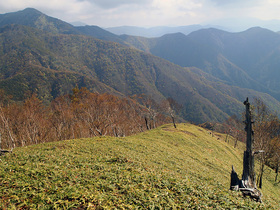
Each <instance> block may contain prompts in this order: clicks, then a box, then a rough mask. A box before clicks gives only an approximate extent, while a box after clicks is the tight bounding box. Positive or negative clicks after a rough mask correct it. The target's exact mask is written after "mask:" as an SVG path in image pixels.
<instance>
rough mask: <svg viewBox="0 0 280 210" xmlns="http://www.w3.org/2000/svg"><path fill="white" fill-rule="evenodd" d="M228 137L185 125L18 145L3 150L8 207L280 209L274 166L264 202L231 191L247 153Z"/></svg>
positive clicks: (0, 175) (1, 173) (0, 199)
mask: <svg viewBox="0 0 280 210" xmlns="http://www.w3.org/2000/svg"><path fill="white" fill-rule="evenodd" d="M224 138H225V136H224V135H220V134H216V135H215V136H214V137H212V135H210V134H209V132H208V131H207V130H205V129H203V128H200V127H197V126H194V125H191V124H180V125H179V127H178V129H176V130H175V129H174V128H173V127H172V126H171V125H165V126H162V127H161V128H158V129H154V130H151V131H149V132H145V133H141V134H138V135H135V136H130V137H125V138H111V137H98V138H93V139H76V140H68V141H60V142H54V143H46V144H40V145H34V146H29V147H22V148H16V149H15V150H14V151H13V153H11V154H7V155H5V156H2V157H1V162H0V179H1V192H2V195H1V196H0V208H4V209H5V208H16V209H19V208H35V209H37V208H52V209H53V208H79V209H83V208H89V209H91V208H92V209H95V208H100V209H104V208H119V209H120V208H129V209H131V208H145V209H149V208H185V209H186V208H196V209H197V208H203V209H206V208H215V209H219V208H220V209H233V208H243V209H255V208H260V209H279V207H280V206H279V203H280V200H279V194H280V186H279V183H278V184H275V183H274V182H273V181H272V180H274V173H273V172H272V171H270V170H266V173H265V177H264V184H263V190H262V192H263V194H264V197H263V203H262V204H260V203H257V202H255V201H251V200H250V199H248V198H243V197H242V195H241V194H240V193H238V192H232V191H229V185H230V172H231V166H232V165H234V166H235V169H236V170H237V172H238V174H239V175H241V173H242V154H243V152H242V149H240V148H239V149H235V148H233V146H232V144H231V143H225V141H224V140H225V139H224ZM239 146H240V147H242V145H241V144H240V145H239Z"/></svg>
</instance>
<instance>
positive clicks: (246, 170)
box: [242, 98, 256, 188]
mask: <svg viewBox="0 0 280 210" xmlns="http://www.w3.org/2000/svg"><path fill="white" fill-rule="evenodd" d="M244 105H245V106H246V116H245V117H246V119H245V131H246V133H247V141H246V151H245V152H244V156H243V175H242V181H243V184H244V187H246V188H255V187H256V181H255V177H256V176H255V171H254V152H253V144H254V131H253V128H252V124H253V122H252V114H251V110H250V103H249V101H248V98H247V100H246V101H244Z"/></svg>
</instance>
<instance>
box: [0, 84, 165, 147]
mask: <svg viewBox="0 0 280 210" xmlns="http://www.w3.org/2000/svg"><path fill="white" fill-rule="evenodd" d="M150 112H151V109H147V107H146V106H143V105H140V104H139V103H137V102H136V100H132V99H127V98H121V97H117V96H114V95H109V94H98V93H91V92H89V91H88V90H87V89H86V88H81V89H79V88H74V89H73V94H70V95H64V96H60V97H58V98H56V99H54V100H53V101H52V102H51V104H50V105H48V106H46V105H44V104H43V102H42V101H41V100H39V99H38V98H37V97H36V95H31V96H30V97H28V98H27V99H26V100H25V101H24V102H23V103H2V104H1V107H0V133H1V147H2V148H14V147H19V146H26V145H31V144H38V143H43V142H49V141H59V140H65V139H76V138H87V137H94V136H105V135H110V136H116V137H123V136H127V135H132V134H135V133H138V132H143V131H145V130H147V129H150V128H151V127H149V128H147V126H146V123H147V120H149V121H151V120H152V122H149V124H152V125H153V126H154V127H155V126H158V125H161V124H163V123H166V122H167V121H166V118H165V117H164V116H162V115H161V114H157V115H155V116H154V118H152V119H151V118H147V116H149V113H150ZM154 112H156V111H154Z"/></svg>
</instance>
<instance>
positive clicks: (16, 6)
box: [0, 0, 280, 27]
mask: <svg viewBox="0 0 280 210" xmlns="http://www.w3.org/2000/svg"><path fill="white" fill-rule="evenodd" d="M27 7H32V8H36V9H38V10H40V11H41V12H43V13H45V14H47V15H49V16H52V17H56V18H59V19H62V20H64V21H67V22H74V21H80V22H84V23H86V24H88V25H98V26H101V27H111V26H123V25H130V26H143V27H151V26H162V25H165V26H179V25H191V24H205V23H209V22H211V21H214V20H217V19H222V18H237V17H238V18H244V17H250V18H258V19H262V20H272V19H279V20H280V12H279V11H280V1H279V0H8V1H7V0H0V13H1V14H3V13H7V12H14V11H18V10H22V9H24V8H27Z"/></svg>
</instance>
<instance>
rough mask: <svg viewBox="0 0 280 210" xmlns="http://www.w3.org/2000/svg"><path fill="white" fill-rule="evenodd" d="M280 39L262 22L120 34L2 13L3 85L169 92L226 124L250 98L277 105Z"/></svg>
mask: <svg viewBox="0 0 280 210" xmlns="http://www.w3.org/2000/svg"><path fill="white" fill-rule="evenodd" d="M279 37H280V35H278V34H277V33H274V32H271V31H268V30H266V29H261V28H254V29H250V30H248V31H245V32H242V33H229V32H225V31H221V30H217V29H203V30H198V31H196V32H192V33H190V34H189V35H184V34H181V33H176V34H168V35H164V36H162V37H159V38H144V37H136V36H127V35H122V36H118V35H116V34H113V33H111V32H108V31H106V30H104V29H102V28H100V27H98V26H79V27H74V26H72V25H71V24H69V23H66V22H64V21H62V20H59V19H56V18H53V17H49V16H47V15H45V14H43V13H41V12H39V11H38V10H35V9H32V8H28V9H25V10H23V11H19V12H14V13H7V14H2V15H0V61H1V62H0V88H1V89H4V90H5V91H6V93H8V94H10V95H13V97H14V99H15V100H24V96H25V94H26V93H27V92H30V91H31V92H35V93H37V95H38V97H39V98H40V99H42V100H43V101H46V102H47V101H50V100H52V99H53V98H55V97H58V96H60V95H63V94H67V93H70V92H71V90H72V88H74V87H75V86H79V87H87V88H88V89H89V90H91V91H98V92H102V93H103V92H108V93H111V94H115V95H119V96H123V97H124V96H133V95H135V94H145V95H147V96H149V97H151V98H153V99H154V100H155V101H157V102H159V103H160V102H161V101H162V100H165V99H167V98H169V97H171V98H173V99H174V100H176V101H177V102H178V103H179V104H181V105H182V107H183V108H182V110H181V111H180V112H181V117H183V118H184V119H186V120H189V121H192V122H195V123H201V122H205V121H220V122H221V121H223V120H224V119H226V118H227V117H229V116H230V115H233V114H239V113H241V112H242V110H243V108H244V107H243V105H242V101H243V100H244V99H245V98H246V97H251V98H253V97H260V98H261V99H262V100H263V101H265V102H266V103H267V104H268V106H269V107H270V108H271V109H272V110H274V111H276V110H279V108H280V103H279V101H278V100H279V91H278V89H277V88H278V85H279V84H278V83H277V76H279V75H278V74H279V73H277V72H278V71H277V66H278V63H277V62H278V59H277V58H278V54H279V48H278V47H279V46H278V40H279ZM279 55H280V54H279ZM272 61H273V62H272ZM266 73H268V74H266ZM272 96H274V97H275V98H277V99H278V100H276V99H275V98H274V97H272Z"/></svg>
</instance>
